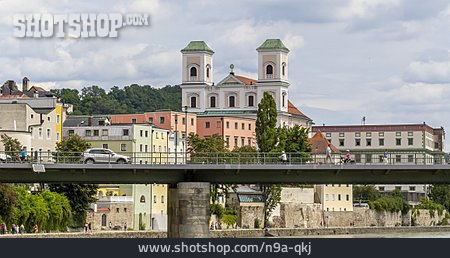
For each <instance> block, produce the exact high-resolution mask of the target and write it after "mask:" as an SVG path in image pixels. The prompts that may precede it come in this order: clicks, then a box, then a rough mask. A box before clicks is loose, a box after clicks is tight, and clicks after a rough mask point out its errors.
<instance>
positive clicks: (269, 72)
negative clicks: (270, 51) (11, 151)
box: [266, 64, 273, 79]
mask: <svg viewBox="0 0 450 258" xmlns="http://www.w3.org/2000/svg"><path fill="white" fill-rule="evenodd" d="M272 78H273V66H272V65H270V64H269V65H267V66H266V79H272Z"/></svg>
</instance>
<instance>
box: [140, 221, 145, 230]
mask: <svg viewBox="0 0 450 258" xmlns="http://www.w3.org/2000/svg"><path fill="white" fill-rule="evenodd" d="M139 230H145V223H144V222H142V221H139Z"/></svg>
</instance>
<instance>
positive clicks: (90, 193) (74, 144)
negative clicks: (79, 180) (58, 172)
mask: <svg viewBox="0 0 450 258" xmlns="http://www.w3.org/2000/svg"><path fill="white" fill-rule="evenodd" d="M88 148H90V144H89V143H88V142H87V141H86V140H84V139H82V138H81V137H80V136H78V135H73V136H70V137H68V138H66V139H64V140H63V141H61V142H60V143H58V144H57V145H56V151H57V155H58V158H61V157H63V158H65V157H67V156H69V157H72V158H75V157H73V156H74V153H78V154H79V153H82V152H84V151H85V150H86V149H88ZM49 189H50V190H51V191H53V192H57V193H61V194H64V195H65V196H66V197H67V198H68V200H69V203H70V207H71V211H72V217H71V218H72V220H71V223H70V226H73V227H80V226H83V225H84V223H85V221H86V211H87V210H88V209H89V205H90V204H91V203H93V202H95V201H96V199H95V195H96V194H97V189H98V185H93V184H50V185H49Z"/></svg>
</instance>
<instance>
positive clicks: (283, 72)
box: [281, 63, 286, 76]
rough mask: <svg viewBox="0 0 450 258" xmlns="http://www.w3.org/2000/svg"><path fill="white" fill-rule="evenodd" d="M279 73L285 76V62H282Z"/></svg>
mask: <svg viewBox="0 0 450 258" xmlns="http://www.w3.org/2000/svg"><path fill="white" fill-rule="evenodd" d="M281 73H282V74H283V76H286V63H283V66H282V67H281Z"/></svg>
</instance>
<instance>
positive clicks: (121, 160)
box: [81, 148, 131, 164]
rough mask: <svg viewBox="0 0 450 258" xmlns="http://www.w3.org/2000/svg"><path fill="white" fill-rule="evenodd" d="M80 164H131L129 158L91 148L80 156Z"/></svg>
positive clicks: (107, 150)
mask: <svg viewBox="0 0 450 258" xmlns="http://www.w3.org/2000/svg"><path fill="white" fill-rule="evenodd" d="M81 162H83V163H85V164H94V163H117V164H129V163H131V159H130V157H127V156H124V155H120V154H117V153H115V152H114V151H112V150H109V149H102V148H92V149H88V150H86V151H85V152H84V153H83V155H82V156H81Z"/></svg>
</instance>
